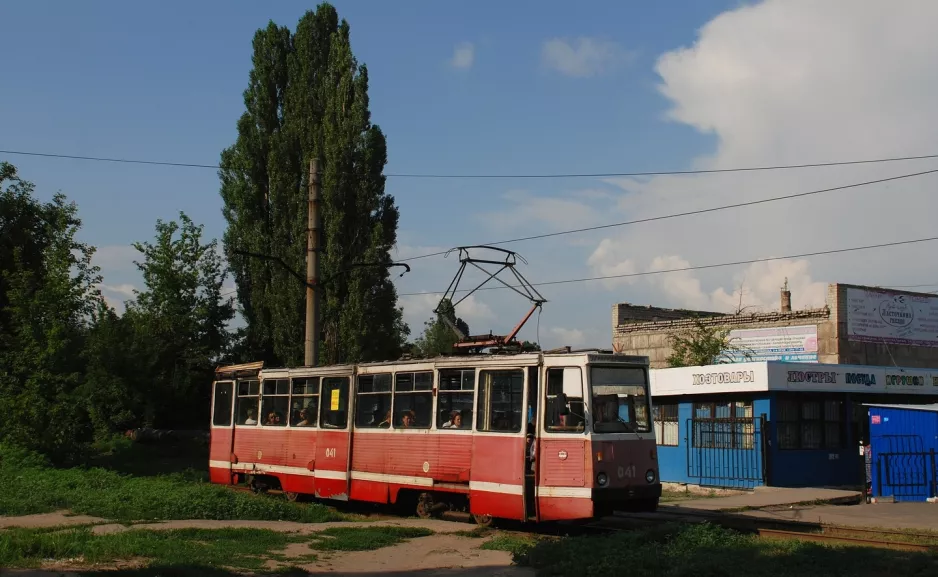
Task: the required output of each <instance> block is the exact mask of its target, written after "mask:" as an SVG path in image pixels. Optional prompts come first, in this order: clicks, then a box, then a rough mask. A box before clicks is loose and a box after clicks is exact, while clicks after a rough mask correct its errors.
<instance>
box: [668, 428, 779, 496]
mask: <svg viewBox="0 0 938 577" xmlns="http://www.w3.org/2000/svg"><path fill="white" fill-rule="evenodd" d="M764 428H765V417H764V416H761V417H736V418H718V419H688V420H687V428H686V429H685V430H686V431H687V437H686V438H685V443H686V446H687V476H688V477H690V478H691V479H694V480H695V481H696V482H697V484H699V485H703V486H711V487H726V488H738V489H745V488H752V487H754V486H756V485H762V484H764V483H765V478H766V451H765V447H764V437H763V430H764Z"/></svg>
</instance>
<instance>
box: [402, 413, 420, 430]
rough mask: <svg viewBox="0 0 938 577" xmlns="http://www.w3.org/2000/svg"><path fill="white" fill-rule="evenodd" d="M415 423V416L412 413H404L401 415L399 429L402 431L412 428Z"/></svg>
mask: <svg viewBox="0 0 938 577" xmlns="http://www.w3.org/2000/svg"><path fill="white" fill-rule="evenodd" d="M416 422H417V415H415V414H414V412H413V411H404V414H403V415H401V427H402V428H404V429H409V428H411V427H413V426H414V424H415V423H416Z"/></svg>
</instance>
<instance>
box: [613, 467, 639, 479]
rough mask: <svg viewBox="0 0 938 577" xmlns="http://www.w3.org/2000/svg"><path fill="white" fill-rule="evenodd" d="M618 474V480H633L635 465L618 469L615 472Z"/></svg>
mask: <svg viewBox="0 0 938 577" xmlns="http://www.w3.org/2000/svg"><path fill="white" fill-rule="evenodd" d="M617 473H619V478H620V479H623V478H624V479H634V478H635V465H629V466H628V467H619V470H618V471H617Z"/></svg>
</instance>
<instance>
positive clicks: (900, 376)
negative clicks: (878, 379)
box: [886, 371, 929, 387]
mask: <svg viewBox="0 0 938 577" xmlns="http://www.w3.org/2000/svg"><path fill="white" fill-rule="evenodd" d="M928 380H929V379H928V376H927V375H925V374H923V373H908V372H902V373H892V372H888V371H887V372H886V386H887V387H924V386H925V384H926V383H927V381H928Z"/></svg>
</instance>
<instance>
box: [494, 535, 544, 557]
mask: <svg viewBox="0 0 938 577" xmlns="http://www.w3.org/2000/svg"><path fill="white" fill-rule="evenodd" d="M540 541H541V539H538V538H537V537H535V536H533V535H525V534H518V533H497V534H496V535H495V536H494V537H492V538H491V539H489V540H488V541H486V542H485V543H483V544H482V546H481V547H479V548H480V549H488V550H490V551H507V552H508V553H511V554H512V556H513V557H521V556H523V555H525V554H526V553H527V552H528V551H530V550H531V549H533V548H534V547H535V546H536V545H537V544H538V542H540Z"/></svg>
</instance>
